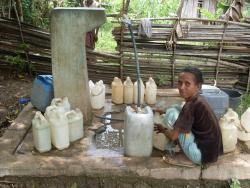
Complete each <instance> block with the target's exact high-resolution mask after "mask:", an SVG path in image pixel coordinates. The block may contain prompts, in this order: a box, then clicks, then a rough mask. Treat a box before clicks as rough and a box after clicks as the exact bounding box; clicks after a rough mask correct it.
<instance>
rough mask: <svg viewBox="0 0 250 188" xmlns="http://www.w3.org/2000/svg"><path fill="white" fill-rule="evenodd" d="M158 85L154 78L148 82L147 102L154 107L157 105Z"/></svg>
mask: <svg viewBox="0 0 250 188" xmlns="http://www.w3.org/2000/svg"><path fill="white" fill-rule="evenodd" d="M156 94H157V85H156V84H155V81H154V79H153V78H152V77H150V78H149V79H148V81H147V82H146V91H145V101H146V103H147V104H149V105H152V104H155V103H156Z"/></svg>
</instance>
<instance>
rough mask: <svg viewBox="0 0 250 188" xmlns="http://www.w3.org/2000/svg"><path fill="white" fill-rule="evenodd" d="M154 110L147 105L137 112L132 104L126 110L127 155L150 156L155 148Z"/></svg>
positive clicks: (125, 137) (125, 145) (125, 149)
mask: <svg viewBox="0 0 250 188" xmlns="http://www.w3.org/2000/svg"><path fill="white" fill-rule="evenodd" d="M153 127H154V122H153V112H152V110H151V108H150V107H149V106H146V107H145V108H144V109H142V110H141V112H135V111H134V109H132V108H131V107H130V106H127V107H126V110H125V127H124V151H125V155H126V156H131V157H149V156H150V155H151V153H152V148H153Z"/></svg>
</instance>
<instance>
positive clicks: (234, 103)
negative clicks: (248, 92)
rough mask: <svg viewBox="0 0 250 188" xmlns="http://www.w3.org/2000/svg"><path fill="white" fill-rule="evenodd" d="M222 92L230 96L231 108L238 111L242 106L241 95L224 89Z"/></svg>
mask: <svg viewBox="0 0 250 188" xmlns="http://www.w3.org/2000/svg"><path fill="white" fill-rule="evenodd" d="M221 90H222V91H224V92H225V93H226V94H228V96H229V107H230V108H232V109H234V110H236V109H237V107H238V106H239V104H240V100H241V93H240V92H238V91H236V90H234V89H229V88H223V89H221Z"/></svg>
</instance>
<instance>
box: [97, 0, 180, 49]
mask: <svg viewBox="0 0 250 188" xmlns="http://www.w3.org/2000/svg"><path fill="white" fill-rule="evenodd" d="M103 3H104V4H106V5H107V6H105V8H106V14H110V13H120V10H121V7H122V1H121V0H120V1H113V0H104V1H103ZM179 3H180V0H169V1H162V0H146V1H145V0H136V1H130V4H129V10H128V16H129V18H131V19H132V18H145V17H151V18H157V17H158V18H159V17H170V16H175V15H176V12H177V9H178V6H179ZM114 26H115V25H114V23H112V22H111V19H110V18H108V20H107V22H106V23H105V24H104V25H103V26H101V28H100V30H99V35H98V38H99V40H98V42H97V44H96V49H97V50H105V51H115V47H116V42H115V40H114V39H113V36H112V29H113V28H114Z"/></svg>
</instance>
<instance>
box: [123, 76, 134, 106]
mask: <svg viewBox="0 0 250 188" xmlns="http://www.w3.org/2000/svg"><path fill="white" fill-rule="evenodd" d="M133 95H134V86H133V82H132V81H131V79H130V77H129V76H128V77H127V78H126V80H125V81H124V82H123V98H124V100H123V102H124V103H125V104H133Z"/></svg>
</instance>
